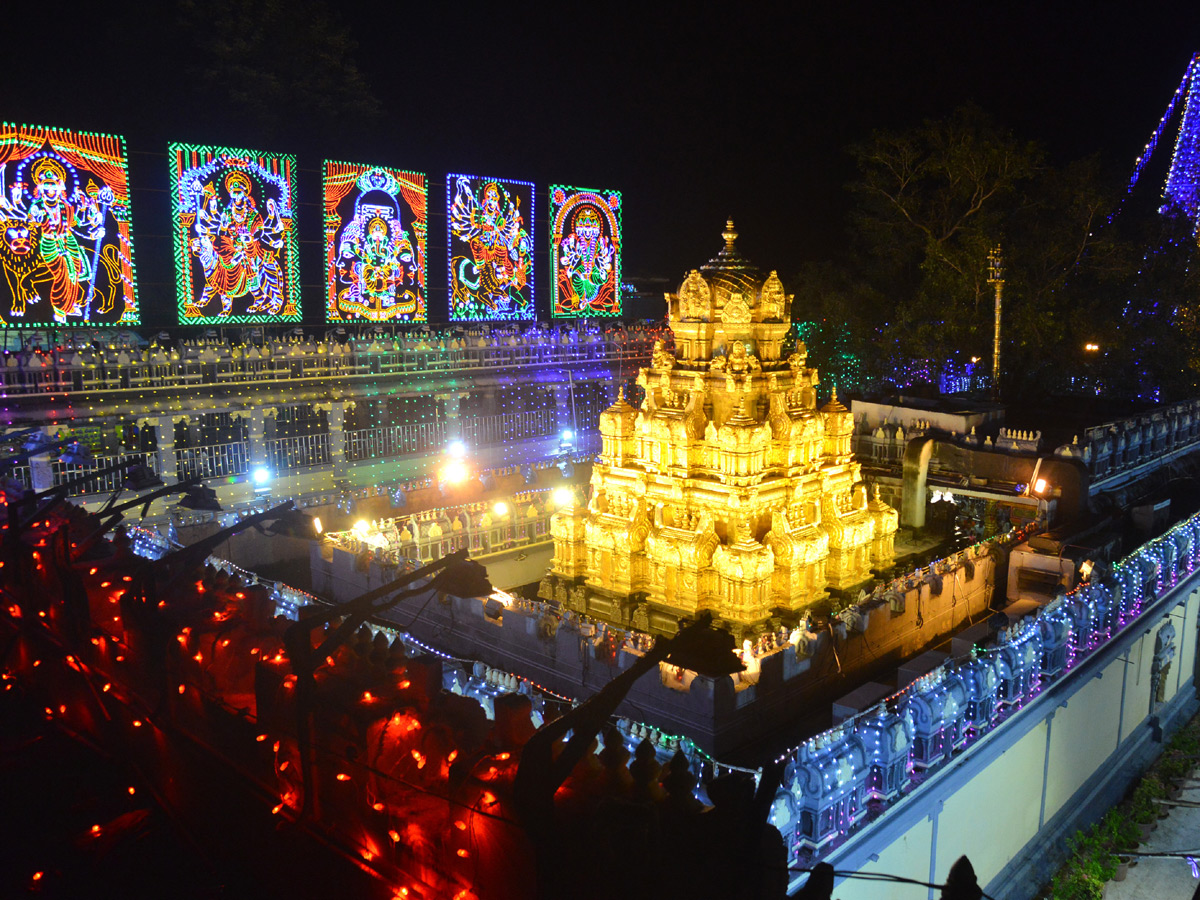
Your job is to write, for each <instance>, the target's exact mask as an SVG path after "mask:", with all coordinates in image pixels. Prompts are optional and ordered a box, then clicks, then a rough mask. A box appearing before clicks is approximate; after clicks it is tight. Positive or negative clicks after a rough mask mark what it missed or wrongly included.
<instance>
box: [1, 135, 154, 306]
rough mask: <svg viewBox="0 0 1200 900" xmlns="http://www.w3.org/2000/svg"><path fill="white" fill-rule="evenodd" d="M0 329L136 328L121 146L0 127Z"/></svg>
mask: <svg viewBox="0 0 1200 900" xmlns="http://www.w3.org/2000/svg"><path fill="white" fill-rule="evenodd" d="M0 229H2V233H0V269H3V278H0V321H2V322H3V323H4V325H5V327H14V326H21V325H47V324H51V323H58V324H62V325H73V324H79V325H83V324H94V325H118V324H120V325H132V324H137V322H138V321H139V317H138V307H137V295H136V288H135V284H134V268H133V242H132V235H131V233H130V216H129V170H128V166H127V164H126V155H125V139H124V138H122V137H118V136H115V135H108V134H92V133H90V132H79V131H67V130H64V129H59V128H45V127H41V126H36V125H12V124H9V123H4V124H2V125H0Z"/></svg>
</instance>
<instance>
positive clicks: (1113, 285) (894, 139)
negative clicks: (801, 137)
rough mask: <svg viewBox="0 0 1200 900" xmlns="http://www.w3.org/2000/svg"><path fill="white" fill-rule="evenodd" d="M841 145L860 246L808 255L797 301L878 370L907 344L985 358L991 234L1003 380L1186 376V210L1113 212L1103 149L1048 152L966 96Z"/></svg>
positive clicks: (1189, 299) (923, 353)
mask: <svg viewBox="0 0 1200 900" xmlns="http://www.w3.org/2000/svg"><path fill="white" fill-rule="evenodd" d="M851 152H852V154H853V155H854V158H855V160H856V162H857V165H858V170H859V176H858V178H857V179H856V180H855V182H854V183H853V184H852V185H851V186H850V190H851V192H852V194H853V197H854V200H855V208H854V213H853V216H852V229H853V233H852V237H853V240H854V245H855V253H854V255H853V257H852V259H851V261H850V262H849V264H848V265H847V266H842V267H840V268H841V271H840V272H839V271H837V269H836V268H834V267H825V266H819V265H815V266H814V265H810V266H808V267H806V268H805V269H804V271H802V272H801V273H800V274H799V275H798V276H797V278H796V281H795V282H794V284H793V289H794V290H795V291H796V294H797V304H796V310H795V315H796V317H797V318H798V319H808V318H812V319H815V318H818V317H825V318H826V319H828V317H830V316H833V317H835V318H838V317H840V319H841V321H842V322H844V323H845V324H846V326H847V327H848V328H849V330H850V331H851V332H852V333H854V334H855V337H854V338H853V339H852V341H851V343H853V344H855V345H856V346H857V347H859V348H861V351H860V352H861V353H862V358H863V359H864V361H866V362H867V363H872V362H873V363H875V364H876V366H877V371H876V372H875V373H873V374H875V375H876V376H877V377H880V378H886V377H887V375H888V371H887V370H888V367H889V366H893V365H895V364H896V363H897V362H900V361H906V360H926V359H928V360H933V361H937V362H940V361H944V360H947V359H950V358H957V359H958V360H960V361H965V360H967V359H969V358H971V357H980V358H981V359H983V360H990V358H991V352H992V335H993V322H994V296H995V294H994V287H993V285H992V284H990V283H989V282H988V251H989V250H990V249H992V248H993V247H995V246H997V245H1002V247H1003V258H1004V269H1005V271H1004V281H1005V284H1004V294H1003V296H1004V303H1003V325H1002V344H1003V346H1002V361H1003V369H1004V379H1003V383H1004V387H1005V391H1006V392H1007V393H1008V395H1010V396H1018V395H1019V396H1035V395H1038V394H1044V393H1048V392H1055V391H1061V390H1064V389H1066V390H1070V389H1078V388H1079V386H1080V385H1082V384H1088V385H1092V386H1093V387H1100V388H1101V389H1102V390H1104V391H1106V392H1111V393H1119V394H1128V395H1141V394H1145V393H1146V386H1147V385H1150V384H1153V385H1155V386H1158V387H1160V388H1161V389H1162V390H1161V391H1160V392H1159V393H1160V395H1161V394H1163V392H1165V394H1166V395H1178V394H1179V393H1181V392H1186V391H1189V390H1191V388H1192V387H1193V386H1194V382H1195V377H1196V373H1197V371H1198V370H1200V353H1197V352H1195V351H1194V349H1193V348H1194V347H1195V340H1194V338H1195V337H1197V336H1200V314H1198V313H1200V310H1197V308H1196V306H1195V304H1194V298H1196V297H1197V296H1198V295H1197V292H1196V289H1195V285H1194V281H1195V276H1193V275H1192V274H1191V272H1192V271H1193V269H1194V268H1195V267H1194V266H1193V265H1191V263H1192V261H1193V257H1194V255H1195V251H1196V243H1195V240H1194V238H1193V237H1192V235H1191V233H1190V223H1172V222H1171V221H1170V219H1169V217H1163V216H1161V215H1159V214H1158V212H1157V210H1154V209H1149V208H1143V209H1138V210H1134V209H1127V210H1125V211H1124V213H1123V214H1122V218H1120V219H1119V220H1118V221H1117V222H1116V224H1109V223H1108V221H1107V220H1108V217H1109V215H1110V213H1111V212H1112V211H1113V210H1115V209H1116V208H1117V205H1118V202H1119V199H1120V197H1121V186H1120V181H1119V179H1117V178H1113V177H1109V176H1106V174H1105V173H1104V172H1102V171H1101V167H1100V164H1099V161H1098V159H1096V158H1094V157H1093V158H1087V159H1083V160H1078V161H1076V162H1072V163H1070V164H1067V165H1063V166H1055V165H1052V164H1051V163H1050V162H1049V161H1048V160H1047V155H1046V153H1045V152H1044V151H1043V149H1042V148H1041V147H1040V146H1039V145H1038V144H1036V143H1034V142H1027V141H1022V140H1020V139H1018V138H1017V137H1015V136H1014V135H1012V134H1011V133H1010V132H1008V131H1006V130H1005V129H1003V128H1002V127H1000V126H999V125H998V124H997V123H996V122H995V121H993V120H992V119H991V118H990V117H989V116H988V115H987V114H986V113H984V112H983V111H981V110H980V109H978V108H976V107H973V106H972V107H965V108H962V109H960V110H958V111H957V112H955V113H954V114H953V115H952V116H950V117H949V118H947V119H944V120H939V121H929V122H925V123H924V124H922V125H920V126H918V127H916V128H912V129H909V130H907V131H903V132H878V133H876V134H875V135H873V137H872V138H871V140H870V141H868V142H866V143H863V144H860V145H857V146H855V147H853V148H852V149H851ZM1142 206H1143V207H1146V206H1147V205H1146V204H1142ZM1087 343H1095V344H1098V345H1100V347H1101V348H1102V349H1101V351H1085V350H1084V347H1085V345H1086V344H1087ZM872 344H874V345H875V346H874V352H872V349H871V345H872ZM1135 349H1136V352H1134V351H1135ZM1105 353H1107V354H1108V355H1107V356H1105ZM1089 354H1090V355H1089ZM1135 357H1136V360H1137V362H1136V364H1134V359H1135ZM1106 360H1112V361H1114V362H1117V361H1118V360H1119V363H1118V364H1116V365H1109V364H1106V363H1105V361H1106ZM1072 379H1074V380H1072Z"/></svg>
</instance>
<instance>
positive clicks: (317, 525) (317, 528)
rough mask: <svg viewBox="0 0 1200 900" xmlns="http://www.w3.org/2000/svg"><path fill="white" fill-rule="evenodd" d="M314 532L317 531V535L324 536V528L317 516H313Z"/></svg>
mask: <svg viewBox="0 0 1200 900" xmlns="http://www.w3.org/2000/svg"><path fill="white" fill-rule="evenodd" d="M313 531H315V532H316V533H317V534H323V533H324V531H325V528H324V526H322V525H321V520H320V518H319V517H317V516H313Z"/></svg>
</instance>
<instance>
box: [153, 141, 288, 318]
mask: <svg viewBox="0 0 1200 900" xmlns="http://www.w3.org/2000/svg"><path fill="white" fill-rule="evenodd" d="M168 156H169V157H170V160H171V207H172V212H173V215H174V223H173V225H174V232H175V281H176V286H177V289H178V294H179V321H180V323H181V324H183V325H203V324H208V323H218V322H220V323H232V322H268V323H269V322H298V321H299V320H300V280H299V277H298V275H297V271H296V269H297V260H296V222H295V204H296V158H295V157H294V156H290V155H286V154H270V153H259V152H257V151H252V150H231V149H228V148H225V147H195V146H191V145H188V144H170V145H169V147H168Z"/></svg>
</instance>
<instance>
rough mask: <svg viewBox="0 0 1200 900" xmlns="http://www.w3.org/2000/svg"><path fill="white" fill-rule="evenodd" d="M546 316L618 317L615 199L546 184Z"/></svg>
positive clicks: (605, 194)
mask: <svg viewBox="0 0 1200 900" xmlns="http://www.w3.org/2000/svg"><path fill="white" fill-rule="evenodd" d="M550 220H551V222H552V225H553V231H552V233H551V236H550V264H551V266H552V267H553V269H554V279H553V281H552V283H551V291H552V293H551V306H550V314H551V315H553V316H559V317H566V316H619V315H620V314H621V195H620V193H618V192H617V191H585V190H583V189H581V188H573V187H564V186H562V185H557V184H555V185H551V186H550Z"/></svg>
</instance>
